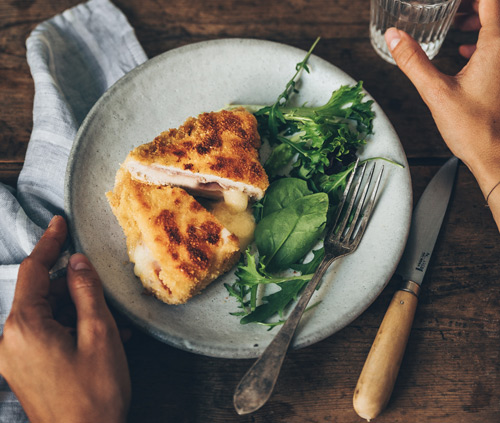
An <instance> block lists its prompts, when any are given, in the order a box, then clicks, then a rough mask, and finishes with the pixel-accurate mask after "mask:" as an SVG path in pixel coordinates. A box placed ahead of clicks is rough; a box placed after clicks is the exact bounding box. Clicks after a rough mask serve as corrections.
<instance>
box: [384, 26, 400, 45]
mask: <svg viewBox="0 0 500 423" xmlns="http://www.w3.org/2000/svg"><path fill="white" fill-rule="evenodd" d="M385 41H386V43H387V45H388V46H389V50H391V51H392V50H394V49H395V48H396V46H397V45H398V44H399V42H400V41H401V36H400V35H399V31H398V30H397V29H396V28H389V29H388V30H387V31H386V33H385Z"/></svg>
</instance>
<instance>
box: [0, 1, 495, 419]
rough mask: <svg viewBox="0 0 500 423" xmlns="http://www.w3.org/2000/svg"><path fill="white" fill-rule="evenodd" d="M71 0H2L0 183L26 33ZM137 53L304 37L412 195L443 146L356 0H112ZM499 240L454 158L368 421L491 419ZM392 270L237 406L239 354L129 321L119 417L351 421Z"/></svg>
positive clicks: (10, 150) (19, 118)
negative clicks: (368, 297) (450, 186)
mask: <svg viewBox="0 0 500 423" xmlns="http://www.w3.org/2000/svg"><path fill="white" fill-rule="evenodd" d="M77 3H78V2H77V1H74V0H55V1H51V2H44V1H41V0H31V1H28V0H23V1H15V0H9V1H3V2H0V93H2V101H1V102H0V181H1V182H6V183H10V184H11V185H15V181H16V178H17V175H18V173H19V171H20V169H21V166H22V163H23V159H24V155H25V151H26V147H27V144H28V141H29V137H30V133H31V128H32V106H33V94H34V92H33V82H32V79H31V75H30V72H29V68H28V65H27V63H26V47H25V41H26V38H27V37H28V35H29V33H30V32H31V31H32V30H33V28H34V27H35V26H36V25H37V24H38V23H40V22H42V21H43V20H45V19H48V18H50V17H51V16H53V15H55V14H56V13H60V12H62V11H63V10H65V9H66V8H68V7H71V6H73V5H75V4H77ZM114 3H115V5H116V6H117V7H119V8H120V9H121V10H122V11H123V12H124V13H125V15H126V16H127V18H128V19H129V21H130V22H131V24H132V26H133V27H134V28H135V29H136V33H137V37H138V39H139V41H140V42H141V43H142V45H143V47H144V49H145V51H146V53H147V54H148V56H149V57H153V56H155V55H157V54H160V53H162V52H164V51H167V50H170V49H173V48H176V47H180V46H182V45H186V44H189V43H193V42H198V41H204V40H210V39H215V38H232V37H249V38H258V39H269V40H274V41H279V42H283V43H287V44H290V45H293V46H296V47H300V48H302V49H307V48H308V47H309V46H310V45H311V43H312V42H313V40H314V39H315V38H316V37H317V36H318V35H320V36H321V37H322V41H321V42H320V44H319V45H318V47H317V50H316V52H315V53H316V54H317V55H318V56H320V57H322V58H324V59H326V60H328V61H330V62H331V63H333V64H335V65H336V66H338V67H340V68H341V69H343V70H344V71H346V72H347V73H348V74H350V75H351V76H352V77H354V78H355V79H358V80H363V81H364V86H365V88H366V89H367V90H368V92H369V93H370V94H371V95H372V96H373V97H374V98H375V99H376V100H377V102H378V103H379V104H380V105H381V107H382V108H383V110H384V111H385V112H386V114H387V115H388V117H389V119H390V120H391V122H392V123H393V125H394V127H395V129H396V131H397V133H398V134H399V136H400V138H401V142H402V144H403V147H404V149H405V151H406V153H407V155H408V157H409V162H410V170H411V175H412V181H413V189H414V200H415V202H416V201H417V200H418V198H419V197H420V195H421V193H422V192H423V190H424V188H425V185H426V184H427V183H428V182H429V181H430V179H431V178H432V176H433V175H434V174H435V172H436V171H437V169H438V168H439V166H440V165H441V164H442V163H444V159H445V158H446V157H449V155H450V152H449V151H448V149H447V148H446V146H445V145H444V143H443V142H442V140H441V137H440V135H439V133H438V131H437V129H436V127H435V125H434V122H433V120H432V117H431V115H430V113H429V111H428V110H427V108H426V106H425V104H424V103H423V102H422V100H421V99H420V97H419V95H418V93H417V92H416V90H415V89H414V88H413V86H412V85H411V84H410V83H409V81H408V80H407V78H406V77H405V76H404V75H403V74H402V73H401V72H400V71H399V70H398V69H397V68H396V67H394V66H392V65H389V64H387V63H385V62H384V61H383V60H381V59H380V58H379V57H378V56H377V55H376V53H375V52H374V51H373V49H372V47H371V45H370V42H369V39H368V20H369V10H368V3H367V1H362V0H338V1H332V2H324V1H320V0H310V1H308V0H290V1H288V2H272V1H269V0H267V1H262V0H240V1H235V0H214V1H210V2H203V1H201V0H190V1H187V0H180V1H177V2H170V1H162V0H144V1H138V0H116V1H115V2H114ZM461 40H462V35H461V34H459V33H457V32H456V31H452V32H451V33H450V35H449V37H448V39H447V40H446V42H445V44H444V46H443V49H442V51H441V52H440V54H439V56H438V57H437V58H436V59H435V61H434V63H435V64H436V66H438V67H439V68H440V69H441V70H443V71H444V72H446V73H449V74H453V73H456V72H458V71H459V70H460V69H461V67H462V66H463V65H464V64H465V61H464V60H463V59H461V58H460V57H459V56H458V55H457V52H456V50H457V46H458V43H459V42H461ZM499 256H500V243H499V242H498V231H497V229H496V226H495V224H494V222H493V219H492V217H491V214H490V213H489V210H488V209H487V207H485V206H484V199H483V197H482V195H481V192H480V190H479V189H478V187H477V185H476V183H475V181H474V179H473V177H472V175H471V174H470V172H469V171H468V169H467V168H466V167H465V166H463V165H461V166H460V169H459V172H458V176H457V184H456V189H455V192H454V194H453V196H452V198H451V202H450V207H449V212H448V214H447V216H446V218H445V221H444V224H443V228H442V231H441V234H440V236H439V238H438V241H437V245H436V248H435V252H434V254H433V256H432V260H431V263H430V266H429V270H428V272H427V275H426V278H425V280H424V284H423V286H422V288H423V289H422V293H421V296H420V300H419V305H418V308H417V312H416V316H415V321H414V324H413V329H412V332H411V334H410V339H409V342H408V346H407V350H406V354H405V357H404V359H403V362H402V365H401V370H400V373H399V376H398V378H397V380H396V385H395V388H394V392H393V395H392V397H391V400H390V402H389V404H388V407H387V409H386V410H385V412H384V413H383V414H382V415H381V416H380V417H378V418H377V419H376V420H375V422H380V423H395V422H409V421H411V422H439V423H496V422H498V421H499V420H500V418H499V417H498V416H499V413H500V378H499V374H500V368H499V366H500V357H499V354H500V311H499V310H500V290H499V289H498V287H497V283H498V275H499V274H500V264H499V261H498V257H499ZM398 283H399V280H398V279H397V278H396V277H395V278H393V280H391V281H390V282H389V284H388V286H387V288H386V289H385V290H384V291H383V293H382V294H381V295H380V296H379V298H378V299H377V300H376V301H375V302H374V303H373V304H372V305H371V306H370V307H369V308H368V309H367V310H366V311H365V312H364V313H363V314H362V315H361V316H360V317H359V318H357V319H356V320H355V321H354V322H353V323H352V324H350V325H349V326H348V327H346V328H344V329H343V330H341V331H340V332H338V333H337V334H335V335H334V336H331V337H330V338H328V339H326V340H324V341H322V342H319V343H317V344H315V345H312V346H310V347H308V348H305V349H302V350H298V351H292V352H291V353H290V354H289V356H288V357H287V359H286V360H285V363H284V366H283V369H282V373H281V376H280V378H279V380H278V384H277V386H276V390H275V392H274V394H273V396H272V397H271V399H270V401H269V402H268V404H267V405H266V406H265V407H263V408H262V409H261V410H259V411H258V412H256V413H254V414H253V415H249V416H238V415H237V414H236V412H235V411H234V409H233V407H232V395H233V391H234V388H235V387H236V385H237V383H238V382H239V380H240V378H241V377H242V376H243V374H244V373H245V372H246V370H247V369H248V367H249V366H250V364H251V363H252V361H251V360H224V359H215V358H210V357H203V356H198V355H194V354H190V353H186V352H183V351H180V350H176V349H174V348H171V347H169V346H168V345H165V344H162V343H160V342H159V341H157V340H155V339H153V338H151V337H149V336H146V335H144V334H142V333H139V332H137V333H135V334H134V336H133V338H132V340H131V341H129V342H128V344H127V345H126V351H127V355H128V359H129V364H130V370H131V376H132V382H133V399H132V406H131V412H130V422H138V423H153V422H167V421H168V422H176V423H182V422H199V423H205V422H211V423H229V422H231V423H234V422H244V423H247V422H248V423H250V422H252V423H267V422H269V423H271V422H272V423H281V422H282V423H304V422H309V423H320V422H321V423H325V422H332V423H333V422H335V423H353V422H361V421H362V419H361V418H359V417H358V416H357V415H356V413H355V412H354V410H353V407H352V396H353V392H354V388H355V386H356V382H357V379H358V377H359V374H360V372H361V368H362V366H363V364H364V362H365V359H366V356H367V354H368V351H369V350H370V347H371V344H372V342H373V339H374V338H375V334H376V332H377V330H378V327H379V325H380V323H381V321H382V318H383V316H384V314H385V311H386V310H387V307H388V305H389V302H390V299H391V297H392V295H393V293H394V292H395V290H396V288H397V286H398Z"/></svg>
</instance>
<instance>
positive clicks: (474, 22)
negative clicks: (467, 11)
mask: <svg viewBox="0 0 500 423" xmlns="http://www.w3.org/2000/svg"><path fill="white" fill-rule="evenodd" d="M457 27H458V29H460V30H461V31H479V30H480V29H481V21H480V20H479V16H478V15H472V16H467V17H465V18H463V19H462V20H460V23H459V24H458V25H457Z"/></svg>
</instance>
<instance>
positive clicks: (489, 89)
mask: <svg viewBox="0 0 500 423" xmlns="http://www.w3.org/2000/svg"><path fill="white" fill-rule="evenodd" d="M478 10H479V16H480V20H481V24H482V28H481V30H480V32H479V38H478V42H477V50H476V51H475V52H474V54H473V55H472V57H471V59H470V60H469V62H468V63H467V65H466V66H465V67H464V68H463V69H462V70H461V71H460V72H459V73H458V74H457V75H456V76H448V75H445V74H443V73H441V72H439V71H438V70H437V69H436V68H435V67H434V66H433V65H432V64H431V62H430V61H429V59H428V58H427V55H426V54H425V53H424V52H423V50H422V49H421V48H420V46H419V45H418V43H417V42H416V41H415V40H413V38H411V37H410V36H409V35H408V34H406V33H405V32H403V31H400V30H397V29H395V28H391V29H389V30H387V32H386V33H385V39H386V42H387V45H388V46H389V50H390V51H391V53H392V56H393V57H394V60H395V61H396V63H397V64H398V66H399V67H400V69H401V70H402V71H403V72H404V73H405V74H406V76H407V77H408V78H409V79H410V81H411V82H412V83H413V84H414V85H415V87H416V88H417V90H418V92H419V93H420V95H421V96H422V99H423V100H424V101H425V103H426V104H427V106H428V107H429V109H430V111H431V113H432V116H433V118H434V120H435V122H436V124H437V127H438V129H439V131H440V133H441V135H442V137H443V139H444V141H445V142H446V144H447V145H448V147H449V148H450V150H451V151H452V152H453V154H455V155H456V156H457V157H458V158H460V159H461V160H462V161H463V162H464V163H465V164H466V165H467V166H468V167H469V168H470V170H471V171H472V173H473V174H474V176H475V177H476V179H477V181H478V183H479V186H480V188H481V190H482V192H483V194H484V196H485V197H487V196H488V194H489V193H490V192H491V190H492V188H493V187H495V185H496V184H497V182H498V181H500V84H499V79H500V2H499V1H498V0H481V1H480V3H479V9H478ZM498 192H500V189H499V188H497V189H496V190H495V191H494V192H493V193H494V194H495V196H496V195H497V194H498ZM492 197H493V194H492ZM490 207H491V204H490ZM492 211H493V210H492ZM494 215H495V212H494ZM495 219H496V220H497V224H500V215H498V211H497V216H495Z"/></svg>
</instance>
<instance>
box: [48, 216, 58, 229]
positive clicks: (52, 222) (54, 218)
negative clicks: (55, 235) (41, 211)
mask: <svg viewBox="0 0 500 423" xmlns="http://www.w3.org/2000/svg"><path fill="white" fill-rule="evenodd" d="M58 218H59V216H58V215H55V216H54V217H53V218H52V219H50V222H49V226H48V227H49V228H50V227H51V226H52V225H53V224H54V223H55V221H56V220H57V219H58Z"/></svg>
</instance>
